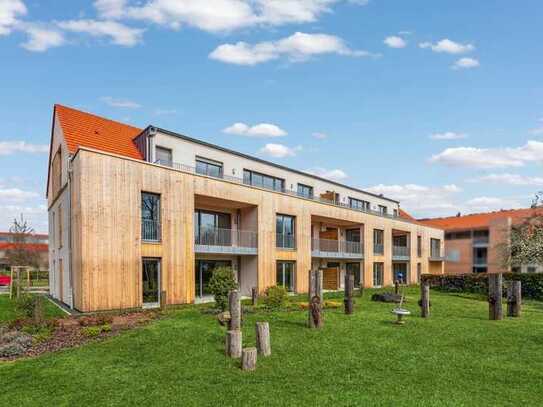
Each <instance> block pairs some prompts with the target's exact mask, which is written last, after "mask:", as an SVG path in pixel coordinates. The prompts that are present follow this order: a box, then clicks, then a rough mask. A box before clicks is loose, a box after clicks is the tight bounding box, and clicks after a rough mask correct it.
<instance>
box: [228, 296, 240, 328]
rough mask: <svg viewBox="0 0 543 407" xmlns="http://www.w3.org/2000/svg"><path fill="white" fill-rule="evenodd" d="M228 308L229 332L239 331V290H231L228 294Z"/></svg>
mask: <svg viewBox="0 0 543 407" xmlns="http://www.w3.org/2000/svg"><path fill="white" fill-rule="evenodd" d="M228 306H229V308H230V324H229V327H230V330H231V331H235V330H239V329H241V301H240V297H239V290H232V291H230V292H229V293H228Z"/></svg>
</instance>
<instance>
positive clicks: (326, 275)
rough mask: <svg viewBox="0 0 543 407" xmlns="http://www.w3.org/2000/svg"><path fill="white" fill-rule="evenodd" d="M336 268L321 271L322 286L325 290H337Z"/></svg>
mask: <svg viewBox="0 0 543 407" xmlns="http://www.w3.org/2000/svg"><path fill="white" fill-rule="evenodd" d="M338 274H339V273H338V268H336V267H332V268H327V269H324V270H323V273H322V286H323V288H324V289H325V290H337V289H338V286H339V284H338Z"/></svg>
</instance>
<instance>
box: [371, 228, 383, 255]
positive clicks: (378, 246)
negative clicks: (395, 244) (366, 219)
mask: <svg viewBox="0 0 543 407" xmlns="http://www.w3.org/2000/svg"><path fill="white" fill-rule="evenodd" d="M384 235H385V232H384V231H382V230H380V229H373V253H374V254H384V253H385V241H384Z"/></svg>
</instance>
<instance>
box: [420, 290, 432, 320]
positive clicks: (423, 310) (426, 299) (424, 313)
mask: <svg viewBox="0 0 543 407" xmlns="http://www.w3.org/2000/svg"><path fill="white" fill-rule="evenodd" d="M420 316H421V317H422V318H429V317H430V282H429V281H423V282H422V284H421V285H420Z"/></svg>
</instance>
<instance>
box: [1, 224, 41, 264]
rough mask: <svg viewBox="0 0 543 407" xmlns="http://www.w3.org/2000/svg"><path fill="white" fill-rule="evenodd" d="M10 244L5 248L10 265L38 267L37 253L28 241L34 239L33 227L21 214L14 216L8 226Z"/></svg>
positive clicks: (30, 241)
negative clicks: (17, 216)
mask: <svg viewBox="0 0 543 407" xmlns="http://www.w3.org/2000/svg"><path fill="white" fill-rule="evenodd" d="M9 232H10V233H11V243H12V244H11V245H10V247H9V248H8V249H7V250H6V257H7V259H8V261H9V264H11V265H12V266H30V267H36V268H37V267H39V260H40V259H39V254H38V252H37V251H36V250H33V249H32V246H30V245H29V243H32V242H33V241H35V239H34V229H33V228H32V227H30V225H29V224H28V221H27V220H26V219H24V217H23V215H21V217H20V218H19V219H17V218H15V219H14V220H13V224H12V225H11V227H10V228H9Z"/></svg>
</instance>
